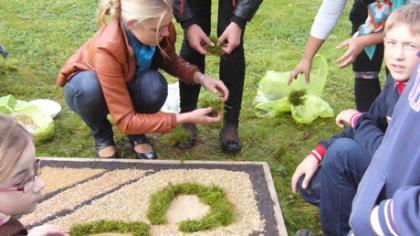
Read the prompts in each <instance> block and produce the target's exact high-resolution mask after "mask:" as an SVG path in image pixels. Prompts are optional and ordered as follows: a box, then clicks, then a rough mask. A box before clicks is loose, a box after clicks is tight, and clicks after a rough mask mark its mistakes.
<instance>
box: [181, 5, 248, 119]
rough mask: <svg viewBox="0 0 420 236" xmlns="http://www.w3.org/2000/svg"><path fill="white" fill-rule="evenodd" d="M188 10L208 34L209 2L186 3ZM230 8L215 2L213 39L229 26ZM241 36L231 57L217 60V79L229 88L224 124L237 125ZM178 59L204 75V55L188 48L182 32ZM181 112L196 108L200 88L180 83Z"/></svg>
mask: <svg viewBox="0 0 420 236" xmlns="http://www.w3.org/2000/svg"><path fill="white" fill-rule="evenodd" d="M189 3H190V4H191V8H192V10H193V11H194V13H195V16H196V18H195V19H196V22H197V24H198V25H199V26H200V27H201V28H202V29H203V31H204V32H205V33H206V34H207V35H210V31H211V29H210V28H211V0H197V1H190V2H189ZM233 10H234V7H233V6H232V2H231V1H225V0H219V13H218V19H217V36H218V37H219V36H220V35H221V34H222V33H223V31H224V30H225V29H226V27H227V26H228V25H229V24H230V18H231V17H232V16H233ZM243 35H244V32H242V36H241V43H240V45H239V46H238V47H237V48H235V49H234V50H233V51H232V53H231V54H229V55H224V56H223V57H222V58H221V59H220V64H219V75H220V79H221V80H222V81H223V82H224V83H225V85H226V87H227V88H228V89H229V99H228V100H227V102H226V106H225V114H224V119H225V122H226V123H228V124H234V125H236V126H237V125H238V123H239V113H240V110H241V103H242V91H243V88H244V78H245V56H244V47H243ZM180 54H181V57H183V58H184V59H186V60H187V61H188V62H190V63H191V64H194V65H197V66H198V68H200V70H201V71H202V72H203V73H204V72H205V59H204V56H203V55H201V54H200V53H198V52H197V51H195V50H194V49H193V48H191V47H190V44H189V42H188V37H187V35H186V33H185V32H184V40H183V42H182V48H181V53H180ZM179 90H180V98H181V112H189V111H192V110H194V109H196V108H197V100H198V96H199V94H200V86H189V85H187V84H185V83H183V82H180V89H179Z"/></svg>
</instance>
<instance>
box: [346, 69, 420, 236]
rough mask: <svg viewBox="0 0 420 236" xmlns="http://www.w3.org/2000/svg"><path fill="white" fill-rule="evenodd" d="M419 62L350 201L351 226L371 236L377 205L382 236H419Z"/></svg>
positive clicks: (360, 233)
mask: <svg viewBox="0 0 420 236" xmlns="http://www.w3.org/2000/svg"><path fill="white" fill-rule="evenodd" d="M419 171H420V63H419V64H418V65H417V70H416V71H415V73H414V74H413V75H412V77H411V80H410V82H409V84H408V85H407V88H406V89H405V91H404V93H403V94H402V95H401V98H400V99H399V101H398V103H397V104H396V106H395V110H394V115H393V119H392V121H391V123H390V127H389V128H388V130H387V132H386V134H385V137H384V139H383V142H382V144H381V146H380V147H379V148H378V150H377V152H376V153H375V155H374V157H373V159H372V162H371V164H370V166H369V168H368V169H367V171H366V173H365V175H364V176H363V178H362V181H361V182H360V185H359V187H358V189H357V194H356V196H355V198H354V199H353V207H352V213H351V215H350V226H351V228H352V231H353V233H354V234H355V235H357V236H359V235H360V236H373V235H375V233H374V232H373V230H372V227H371V222H370V215H371V211H372V209H373V208H374V207H375V205H378V204H379V211H378V213H379V223H380V227H381V229H382V231H383V232H384V234H385V235H391V232H394V233H395V235H404V236H405V235H420V174H419Z"/></svg>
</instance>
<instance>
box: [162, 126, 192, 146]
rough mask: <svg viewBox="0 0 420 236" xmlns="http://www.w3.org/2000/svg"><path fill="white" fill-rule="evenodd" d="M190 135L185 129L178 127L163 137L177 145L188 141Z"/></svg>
mask: <svg viewBox="0 0 420 236" xmlns="http://www.w3.org/2000/svg"><path fill="white" fill-rule="evenodd" d="M189 137H190V136H189V134H188V132H187V131H186V130H185V129H183V128H181V127H177V128H175V129H173V130H172V131H171V132H170V133H169V134H167V135H165V136H164V138H163V139H164V142H165V143H169V144H170V145H172V146H173V147H175V146H177V145H178V144H180V143H185V142H187V141H188V138H189Z"/></svg>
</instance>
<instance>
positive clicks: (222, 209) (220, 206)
mask: <svg viewBox="0 0 420 236" xmlns="http://www.w3.org/2000/svg"><path fill="white" fill-rule="evenodd" d="M187 194H194V195H197V196H198V198H199V199H200V200H201V201H202V202H203V203H204V204H207V205H209V206H210V211H209V213H208V214H207V215H206V216H204V217H203V218H201V219H200V220H185V221H182V222H181V223H180V225H179V230H180V231H182V232H189V233H192V232H197V231H202V230H208V229H213V228H216V227H219V226H227V225H229V224H231V223H232V222H233V220H234V206H233V203H232V202H230V201H229V199H228V198H227V197H226V194H225V192H224V191H223V190H222V189H221V188H219V187H217V186H205V185H200V184H196V183H191V182H185V183H181V184H176V185H172V184H170V185H168V186H167V187H165V188H164V189H162V190H161V191H159V192H156V193H154V194H153V195H152V196H151V198H150V205H149V209H148V211H147V217H148V218H149V220H150V222H151V223H152V224H155V225H162V224H165V223H166V221H167V219H166V214H167V211H168V209H169V207H170V205H171V202H172V201H173V200H174V199H175V198H176V197H177V196H179V195H187Z"/></svg>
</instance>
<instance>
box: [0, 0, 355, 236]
mask: <svg viewBox="0 0 420 236" xmlns="http://www.w3.org/2000/svg"><path fill="white" fill-rule="evenodd" d="M96 2H97V1H94V0H90V1H88V0H61V1H52V0H37V1H33V0H0V6H1V7H0V43H1V44H2V45H4V46H5V47H6V49H7V50H8V52H9V58H8V59H7V60H6V61H5V60H3V59H2V58H0V96H4V95H7V94H13V95H14V96H15V97H16V98H18V99H25V100H31V99H36V98H46V99H53V100H55V101H57V102H59V103H60V104H61V105H62V107H63V110H62V112H61V116H60V117H58V118H57V119H56V120H55V127H56V134H55V137H54V139H53V140H51V141H49V142H46V143H42V144H38V145H37V146H36V147H37V155H38V156H63V157H76V156H77V157H94V156H95V151H94V144H93V140H92V138H91V135H90V133H89V130H88V128H87V127H86V125H85V124H84V123H83V122H82V121H81V119H80V118H79V117H77V115H76V114H75V113H74V112H72V111H70V110H69V108H68V106H67V105H66V104H65V102H64V99H63V89H62V88H58V87H56V86H55V77H56V75H57V73H58V71H59V69H60V68H61V66H62V65H63V64H64V63H65V61H66V60H67V59H68V58H69V57H70V56H71V55H72V54H73V53H74V52H75V51H76V50H77V49H78V48H79V47H80V46H81V45H82V44H83V43H84V42H86V41H87V40H88V39H89V38H90V37H91V36H92V35H93V34H94V33H95V31H96V24H95V19H94V16H95V8H96ZM213 2H214V4H215V5H214V6H213V10H214V11H216V10H217V6H216V4H217V1H213ZM321 2H322V1H321V0H316V1H306V0H295V1H288V0H264V1H263V3H262V5H261V7H260V9H259V10H258V12H257V14H256V15H255V17H254V18H253V20H252V22H250V23H249V24H248V25H247V28H246V34H245V54H246V78H245V89H244V94H243V103H242V111H241V117H240V120H241V122H240V130H239V135H240V138H241V142H242V145H243V149H242V152H241V153H240V154H239V155H236V156H231V155H226V154H223V153H222V152H221V149H220V143H219V138H218V132H219V129H220V128H218V127H215V126H200V127H199V140H198V145H197V146H196V147H195V148H193V149H191V150H188V151H180V150H178V149H176V148H173V147H172V145H170V144H169V143H168V142H166V141H165V140H164V139H163V137H164V136H165V135H167V134H157V135H152V137H153V138H154V140H155V147H156V151H157V152H158V154H159V156H160V157H161V158H162V159H178V160H210V161H211V160H234V161H265V162H267V163H268V164H269V165H270V168H271V171H272V174H273V178H274V183H275V187H276V190H277V194H278V197H279V201H280V205H281V207H282V212H283V215H284V219H285V222H286V226H287V229H288V232H289V234H291V235H292V234H294V232H295V231H296V230H297V229H299V228H308V229H310V230H314V231H319V229H320V228H319V223H318V219H317V211H318V210H317V208H315V207H312V206H310V205H308V204H307V203H305V202H304V201H303V200H302V199H301V198H300V197H299V196H298V195H295V194H292V193H291V190H290V178H291V176H292V174H293V171H294V169H295V167H296V165H297V164H298V163H299V162H300V161H301V160H302V159H303V158H304V157H305V156H306V155H307V153H308V152H309V150H311V149H312V148H313V147H315V146H316V144H317V142H318V141H319V140H321V139H325V138H327V137H329V136H331V135H332V134H334V133H336V132H337V131H338V130H339V129H338V128H337V127H336V126H335V124H334V119H318V120H315V121H314V122H313V123H312V124H310V125H297V124H296V123H295V122H294V121H293V120H292V118H291V116H290V115H285V116H282V117H279V118H275V119H271V118H270V119H262V118H258V117H256V116H255V113H254V110H253V106H252V102H253V99H254V97H255V95H256V91H257V86H258V82H259V80H260V79H261V78H262V77H263V76H264V74H265V72H266V71H267V70H276V71H290V70H292V69H293V67H294V66H295V65H296V64H297V63H298V61H299V59H300V57H301V55H302V52H303V48H304V45H305V41H306V38H307V36H308V34H309V31H310V27H311V24H312V20H313V18H314V16H315V14H316V11H317V9H318V7H319V6H320V4H321ZM348 10H349V6H348V7H347V9H346V12H345V13H344V14H343V17H342V18H341V20H340V22H339V23H338V25H337V27H336V29H335V30H334V31H333V33H332V35H331V37H330V39H329V40H328V41H327V42H326V43H325V44H324V46H323V48H322V49H321V51H320V53H321V54H322V55H324V56H325V57H326V59H327V61H328V64H329V65H330V66H329V76H328V80H327V82H326V87H325V89H324V97H323V98H324V99H325V100H326V101H327V102H329V103H330V104H331V106H332V108H333V109H334V110H335V112H339V111H341V110H343V109H345V108H351V107H354V103H353V88H352V87H353V80H352V78H353V76H352V74H351V69H350V68H346V69H344V70H340V69H338V67H337V66H336V64H335V60H336V59H337V58H338V57H339V55H340V54H341V53H343V51H337V50H335V46H336V45H337V44H338V43H339V42H340V41H342V40H344V39H345V38H347V37H348V36H349V32H350V29H351V26H350V22H349V21H348V20H347V18H348V17H347V15H348ZM216 19H217V17H216V15H215V13H214V14H213V28H212V29H213V32H215V31H216V30H215V29H216V27H215V20H216ZM177 30H178V36H179V37H178V40H177V46H178V48H179V47H180V42H181V40H182V30H181V28H180V27H179V26H178V25H177ZM218 61H219V58H218V57H208V58H207V67H206V68H207V71H206V72H207V73H208V74H210V75H212V76H214V77H215V78H217V77H218ZM169 80H170V81H174V79H173V78H170V79H169ZM308 133H309V134H310V135H309V138H306V137H308V135H307V134H308ZM115 138H116V142H117V145H118V149H119V151H120V153H121V156H122V157H123V158H134V155H133V153H132V151H131V148H130V145H129V144H128V142H127V139H126V138H125V136H124V135H123V134H121V133H120V132H118V131H117V130H115Z"/></svg>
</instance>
